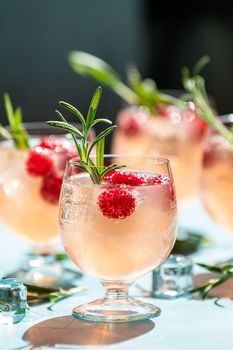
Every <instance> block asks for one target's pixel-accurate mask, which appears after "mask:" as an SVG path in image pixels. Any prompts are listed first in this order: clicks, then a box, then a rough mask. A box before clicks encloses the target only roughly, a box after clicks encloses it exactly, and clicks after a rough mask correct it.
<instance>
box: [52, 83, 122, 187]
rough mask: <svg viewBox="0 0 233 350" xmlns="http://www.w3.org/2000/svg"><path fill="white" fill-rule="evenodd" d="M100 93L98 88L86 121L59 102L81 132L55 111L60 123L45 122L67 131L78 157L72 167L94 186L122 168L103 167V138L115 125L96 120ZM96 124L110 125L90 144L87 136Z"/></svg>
mask: <svg viewBox="0 0 233 350" xmlns="http://www.w3.org/2000/svg"><path fill="white" fill-rule="evenodd" d="M101 93H102V89H101V87H98V88H97V89H96V91H95V93H94V95H93V97H92V100H91V103H90V107H89V109H88V113H87V117H86V119H85V118H84V117H83V115H82V114H81V112H80V111H79V110H78V109H77V108H76V107H74V106H72V105H70V104H69V103H67V102H63V101H61V102H59V104H60V106H62V107H64V108H65V109H67V110H68V111H70V112H71V113H72V114H73V115H75V117H76V118H78V120H79V121H80V122H81V124H82V131H80V130H78V129H77V128H76V127H74V126H73V125H72V124H69V123H68V122H67V121H66V119H65V117H64V116H63V115H62V114H61V112H59V111H56V114H57V116H58V117H59V118H60V119H61V121H48V122H47V123H48V125H50V126H53V127H55V128H58V129H62V130H65V131H68V132H69V133H70V134H71V136H72V138H73V140H74V142H75V146H76V148H77V151H78V154H79V157H80V160H79V162H73V165H75V166H76V167H78V168H79V169H81V170H83V171H86V172H87V173H89V175H90V177H91V179H92V181H93V183H95V184H100V183H101V182H102V180H103V178H104V176H105V175H106V174H108V173H109V172H110V171H113V170H116V169H119V168H121V167H122V165H118V164H116V163H114V164H111V165H109V166H107V167H106V166H105V165H104V146H105V137H106V136H107V135H109V134H111V133H112V132H113V130H114V129H115V128H116V125H111V124H112V122H111V120H109V119H104V118H98V119H97V118H96V111H97V108H98V105H99V101H100V98H101ZM97 123H105V124H110V125H111V126H109V127H107V128H106V129H105V130H103V131H102V132H101V133H100V134H99V135H97V136H96V137H95V139H94V141H93V142H92V143H91V144H90V143H89V142H88V136H89V133H90V131H91V128H93V127H94V126H95V125H96V124H97ZM77 137H78V138H80V139H81V143H78V141H77ZM94 148H96V157H95V162H94V160H92V159H93V157H92V152H93V151H94Z"/></svg>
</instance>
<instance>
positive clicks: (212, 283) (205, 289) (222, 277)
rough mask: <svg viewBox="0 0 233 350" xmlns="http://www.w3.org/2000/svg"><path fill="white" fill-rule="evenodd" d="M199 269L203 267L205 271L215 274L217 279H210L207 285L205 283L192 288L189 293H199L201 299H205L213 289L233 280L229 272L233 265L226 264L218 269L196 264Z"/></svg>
mask: <svg viewBox="0 0 233 350" xmlns="http://www.w3.org/2000/svg"><path fill="white" fill-rule="evenodd" d="M197 265H198V266H200V267H203V268H204V269H206V270H207V271H210V272H213V273H216V274H217V275H218V277H216V278H210V279H209V280H208V282H207V283H205V284H204V285H202V286H199V287H196V288H193V289H192V290H191V291H190V292H191V293H199V294H200V295H201V297H202V299H205V298H206V297H207V296H208V294H209V292H210V291H211V290H213V289H214V288H216V287H218V286H220V285H221V284H223V283H224V282H226V281H228V280H231V279H232V280H233V273H232V272H231V270H232V268H233V264H232V263H230V264H227V265H225V266H223V267H218V266H212V265H207V264H203V263H198V264H197Z"/></svg>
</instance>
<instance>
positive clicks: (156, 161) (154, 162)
mask: <svg viewBox="0 0 233 350" xmlns="http://www.w3.org/2000/svg"><path fill="white" fill-rule="evenodd" d="M91 158H96V155H92V156H91ZM108 158H125V159H132V160H134V159H142V160H143V159H144V160H148V161H150V163H147V164H143V163H142V164H140V168H141V167H148V166H162V165H167V166H168V167H170V160H169V159H167V158H165V157H161V156H151V157H149V156H141V155H130V154H116V153H106V154H104V159H108ZM79 160H80V158H79V156H76V157H74V158H71V159H70V160H69V161H68V162H67V164H68V165H69V166H75V164H74V163H75V162H77V161H79ZM129 165H130V164H129ZM132 165H133V164H132ZM92 167H94V166H90V168H92ZM95 167H96V166H95ZM126 167H127V164H126Z"/></svg>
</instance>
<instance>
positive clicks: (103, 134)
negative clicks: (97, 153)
mask: <svg viewBox="0 0 233 350" xmlns="http://www.w3.org/2000/svg"><path fill="white" fill-rule="evenodd" d="M115 129H116V125H112V126H109V127H108V128H107V129H105V130H104V131H102V132H101V133H100V134H99V135H98V136H96V138H95V139H94V141H93V143H92V145H91V146H90V148H89V151H88V157H89V156H90V154H91V151H92V150H93V148H94V146H95V145H96V144H97V142H99V140H101V139H102V138H105V137H106V136H108V135H109V134H111V133H112V132H113V131H114V130H115Z"/></svg>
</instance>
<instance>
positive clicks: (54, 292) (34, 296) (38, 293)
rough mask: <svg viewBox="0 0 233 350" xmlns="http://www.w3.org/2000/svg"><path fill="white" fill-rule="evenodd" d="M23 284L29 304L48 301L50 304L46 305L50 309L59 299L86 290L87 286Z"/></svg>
mask: <svg viewBox="0 0 233 350" xmlns="http://www.w3.org/2000/svg"><path fill="white" fill-rule="evenodd" d="M25 286H26V287H27V300H28V303H29V305H33V304H36V303H40V302H50V305H49V306H48V307H47V309H48V310H52V309H53V306H54V305H55V304H57V303H58V302H59V301H61V300H63V299H66V298H68V297H71V296H73V295H75V294H77V293H80V292H83V291H85V290H87V287H72V288H69V289H63V288H46V287H39V286H34V285H31V284H25Z"/></svg>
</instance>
